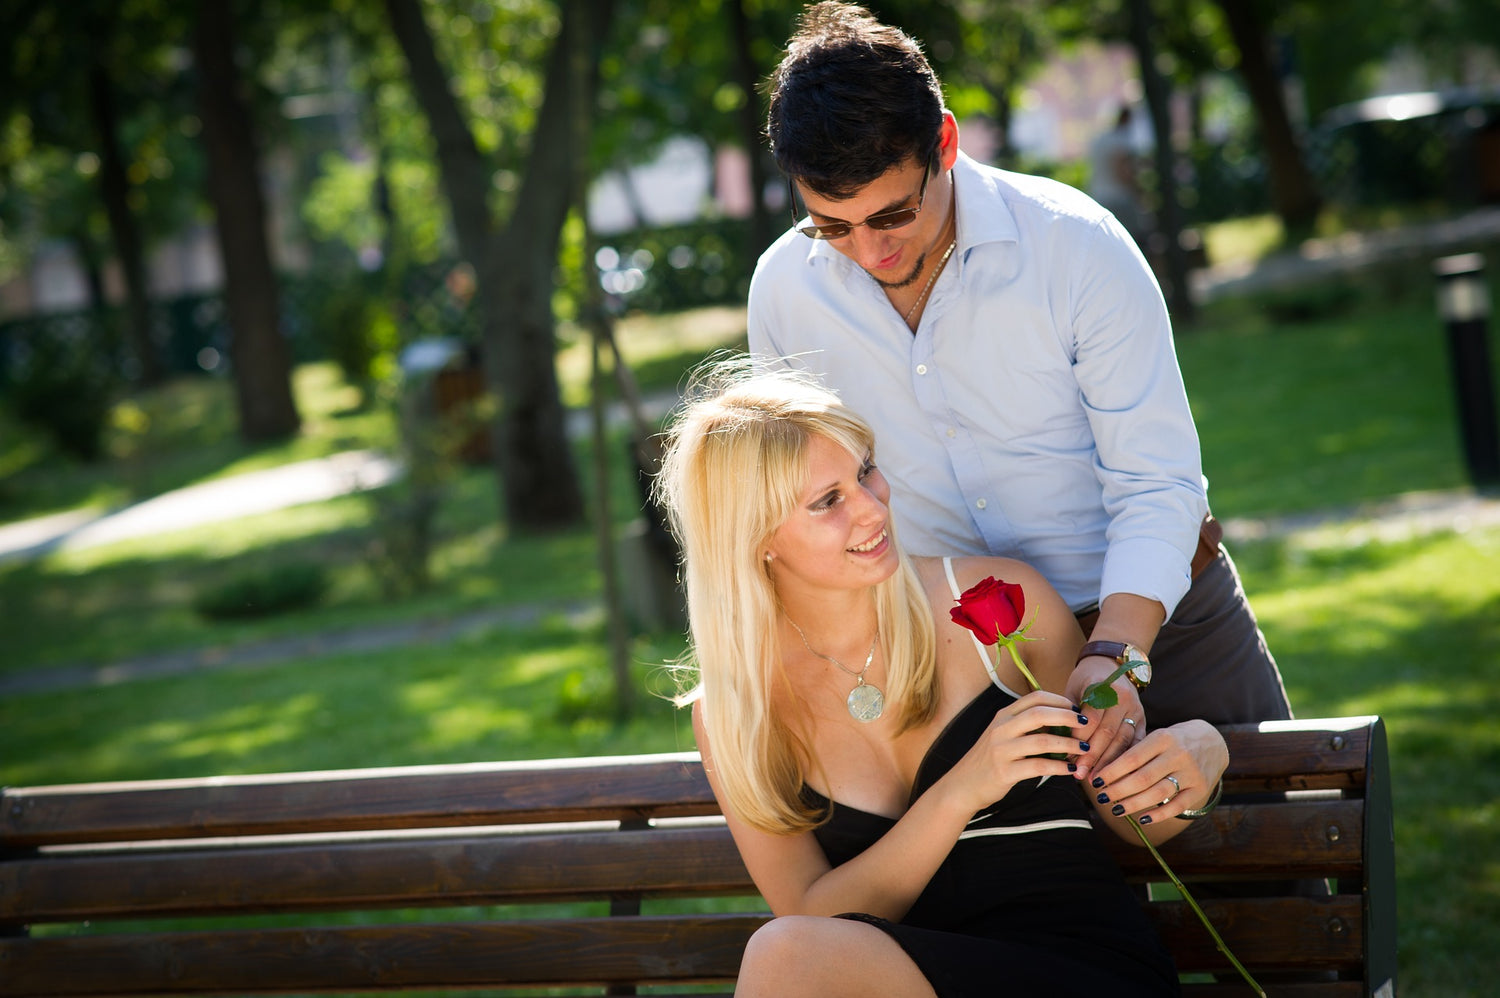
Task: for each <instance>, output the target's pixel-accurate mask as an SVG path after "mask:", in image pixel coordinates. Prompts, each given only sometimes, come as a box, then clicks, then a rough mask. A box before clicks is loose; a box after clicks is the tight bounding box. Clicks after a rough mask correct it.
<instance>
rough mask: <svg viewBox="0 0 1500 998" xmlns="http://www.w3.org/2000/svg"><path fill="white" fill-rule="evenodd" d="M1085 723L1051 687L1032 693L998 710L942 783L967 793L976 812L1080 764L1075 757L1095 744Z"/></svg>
mask: <svg viewBox="0 0 1500 998" xmlns="http://www.w3.org/2000/svg"><path fill="white" fill-rule="evenodd" d="M1086 721H1087V718H1085V717H1084V716H1083V715H1082V714H1080V713H1078V712H1077V711H1075V710H1074V709H1073V708H1072V706H1071V705H1070V704H1069V703H1068V700H1067V698H1066V697H1064V696H1061V695H1059V694H1057V693H1049V692H1047V691H1046V690H1037V691H1035V692H1033V693H1028V694H1026V695H1025V696H1023V697H1021V699H1019V700H1017V701H1016V702H1015V703H1013V704H1010V705H1009V706H1007V707H1005V708H1003V709H1001V710H998V711H996V712H995V719H994V720H993V721H991V722H990V725H989V727H988V728H987V729H986V730H985V732H984V733H983V734H982V735H980V737H979V740H978V741H977V742H975V744H974V746H973V747H972V748H971V749H969V751H968V752H967V753H965V755H964V757H963V758H962V759H961V760H959V762H958V764H957V765H955V766H954V767H953V769H952V770H950V771H949V773H948V775H947V776H945V777H944V778H943V782H944V783H947V784H948V785H949V787H950V788H951V790H952V791H953V792H955V793H959V794H962V795H963V796H962V800H963V802H964V806H965V807H966V808H968V811H969V813H970V814H973V813H975V812H977V811H979V810H980V809H981V808H985V807H988V806H989V805H991V804H993V803H994V802H995V801H997V800H999V799H1000V798H1002V797H1004V796H1005V795H1006V794H1007V793H1009V792H1010V789H1011V788H1012V787H1014V786H1015V785H1016V784H1017V783H1020V782H1022V781H1024V780H1029V779H1034V778H1036V777H1039V776H1065V775H1067V774H1069V773H1071V772H1073V771H1074V769H1075V768H1076V764H1075V763H1073V762H1072V761H1071V760H1072V759H1073V758H1074V757H1075V756H1078V755H1080V754H1081V753H1084V752H1087V751H1088V750H1089V748H1090V746H1089V743H1088V741H1087V739H1088V727H1089V725H1088V724H1087V723H1085V722H1086ZM1054 756H1061V758H1054Z"/></svg>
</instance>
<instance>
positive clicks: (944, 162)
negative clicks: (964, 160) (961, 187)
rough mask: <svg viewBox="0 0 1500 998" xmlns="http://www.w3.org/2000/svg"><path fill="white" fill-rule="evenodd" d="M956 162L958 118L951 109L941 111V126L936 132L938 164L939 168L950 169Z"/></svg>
mask: <svg viewBox="0 0 1500 998" xmlns="http://www.w3.org/2000/svg"><path fill="white" fill-rule="evenodd" d="M957 162H958V120H957V119H956V118H954V117H953V112H952V111H944V112H943V127H942V129H941V131H939V132H938V164H939V166H940V168H941V169H944V170H951V169H953V164H954V163H957Z"/></svg>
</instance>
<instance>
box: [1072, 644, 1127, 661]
mask: <svg viewBox="0 0 1500 998" xmlns="http://www.w3.org/2000/svg"><path fill="white" fill-rule="evenodd" d="M1128 647H1130V646H1129V645H1127V644H1126V643H1125V642H1123V641H1090V642H1089V643H1088V644H1086V645H1084V646H1083V647H1082V648H1080V649H1079V650H1078V661H1080V662H1082V661H1083V660H1084V659H1086V658H1088V657H1089V656H1090V655H1103V656H1104V657H1105V658H1112V659H1114V660H1115V661H1116V662H1119V663H1120V664H1121V665H1123V664H1124V663H1125V649H1126V648H1128Z"/></svg>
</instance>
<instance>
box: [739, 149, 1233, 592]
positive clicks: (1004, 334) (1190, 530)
mask: <svg viewBox="0 0 1500 998" xmlns="http://www.w3.org/2000/svg"><path fill="white" fill-rule="evenodd" d="M953 175H954V183H955V185H956V186H955V190H956V193H957V216H958V251H957V252H956V253H955V254H954V256H953V257H952V259H951V260H950V261H949V263H948V266H947V267H946V268H945V269H944V271H943V272H942V274H941V276H939V278H938V279H937V282H936V283H935V284H934V286H933V288H932V292H931V297H930V298H929V299H928V302H927V308H926V311H925V313H924V314H923V316H922V319H921V323H920V325H919V326H918V328H917V331H916V333H915V335H913V333H912V332H911V331H910V330H909V329H908V328H907V326H906V323H905V322H904V321H902V317H901V315H900V314H899V313H897V311H896V310H895V308H893V307H892V306H891V304H890V302H889V301H888V300H887V299H886V297H885V293H884V291H883V290H882V289H881V288H880V286H879V285H878V284H877V283H876V282H875V280H874V279H873V278H871V277H870V276H869V274H867V273H865V271H864V270H862V269H861V268H860V267H859V266H858V265H856V264H855V263H854V262H853V261H852V260H850V259H849V258H848V257H846V256H844V255H843V254H842V253H840V252H839V251H838V250H837V249H835V248H834V246H833V245H832V244H830V243H827V242H819V241H814V240H811V239H808V238H806V237H805V236H802V235H800V234H798V233H796V232H794V231H791V230H788V231H787V233H786V234H784V235H783V236H782V237H781V238H780V239H778V240H777V241H776V243H775V244H773V245H772V246H771V247H770V248H769V249H768V250H766V252H765V254H764V255H763V256H762V257H761V260H760V262H759V264H758V265H757V267H756V271H755V276H754V279H753V280H752V282H751V285H750V301H749V308H750V311H749V324H750V329H749V335H750V349H751V351H752V352H753V353H755V354H757V355H763V356H767V357H775V358H794V360H792V362H793V363H796V364H798V365H799V366H802V367H805V368H806V369H808V370H810V371H812V372H814V373H816V374H818V375H819V376H820V377H821V378H822V379H823V381H824V382H825V383H826V384H827V385H828V386H829V387H830V388H832V389H833V390H835V391H836V392H838V393H839V395H840V396H841V397H842V399H843V400H844V402H845V403H846V404H848V405H849V406H850V408H852V409H853V410H854V411H855V412H857V413H859V414H860V415H861V416H863V417H864V418H865V419H866V420H867V421H868V422H870V423H871V425H872V426H873V427H874V429H875V435H876V436H875V439H876V454H875V459H876V462H877V464H879V465H880V467H881V469H882V470H883V471H884V472H885V474H886V477H887V478H888V479H889V480H890V482H891V487H892V500H891V502H892V507H893V509H894V511H895V518H896V527H897V531H898V535H899V537H900V539H901V543H902V544H903V546H904V547H905V549H906V550H907V551H909V552H911V553H913V554H928V555H945V554H953V553H969V554H985V553H988V554H1000V555H1008V556H1010V557H1015V558H1019V559H1022V560H1024V561H1026V562H1029V563H1030V564H1032V565H1034V566H1036V568H1037V569H1038V570H1040V571H1041V572H1042V573H1043V574H1044V575H1046V576H1047V578H1048V579H1049V580H1050V581H1051V582H1052V584H1053V585H1054V586H1055V587H1056V588H1057V590H1058V592H1060V593H1061V594H1062V596H1063V598H1064V599H1065V600H1067V602H1068V604H1069V605H1070V606H1071V607H1073V609H1074V610H1082V609H1084V608H1086V607H1089V606H1091V605H1093V604H1094V603H1095V602H1098V601H1102V600H1103V599H1104V597H1106V596H1108V595H1110V594H1111V593H1115V592H1126V593H1135V594H1138V595H1141V596H1145V597H1148V598H1150V599H1154V600H1158V601H1160V602H1161V603H1162V605H1163V606H1164V607H1165V608H1166V610H1167V614H1168V615H1169V616H1170V615H1171V612H1172V610H1173V609H1174V608H1175V607H1176V605H1177V602H1178V601H1179V600H1180V599H1181V598H1182V596H1183V594H1184V593H1186V592H1187V588H1188V585H1189V582H1190V578H1189V563H1190V559H1191V557H1192V554H1193V551H1194V549H1195V547H1196V546H1197V540H1198V529H1199V525H1200V524H1201V522H1202V520H1203V517H1204V515H1205V514H1206V512H1207V509H1208V506H1207V499H1206V496H1205V484H1204V481H1203V477H1202V470H1201V464H1200V459H1199V451H1198V434H1197V431H1196V429H1195V428H1194V426H1193V419H1192V414H1191V411H1190V410H1189V408H1188V401H1187V393H1186V391H1185V390H1184V388H1183V383H1182V374H1181V371H1180V370H1179V368H1178V366H1177V357H1176V353H1175V351H1174V349H1173V344H1172V330H1171V324H1170V322H1169V320H1168V317H1167V310H1166V304H1165V302H1164V301H1163V300H1162V295H1161V291H1160V289H1159V288H1158V286H1157V284H1156V280H1155V278H1154V277H1153V276H1152V274H1151V271H1150V268H1149V267H1148V266H1147V265H1146V262H1145V260H1144V259H1143V258H1142V256H1141V254H1140V251H1139V250H1138V249H1137V248H1136V245H1135V243H1134V242H1133V241H1132V240H1131V238H1130V236H1129V235H1128V234H1126V232H1125V230H1124V229H1123V228H1122V227H1121V226H1120V225H1119V223H1118V222H1116V221H1115V220H1114V218H1113V217H1112V216H1111V215H1109V213H1108V212H1106V211H1105V210H1104V209H1102V208H1100V207H1099V205H1098V204H1096V203H1095V202H1094V201H1093V200H1091V199H1090V198H1089V197H1087V196H1086V195H1084V194H1083V193H1081V192H1079V191H1077V190H1074V189H1073V188H1071V187H1068V186H1066V185H1063V184H1060V183H1057V182H1055V181H1052V180H1047V179H1044V178H1039V177H1031V176H1025V175H1022V174H1016V173H1008V172H1004V171H1000V170H995V169H992V168H990V167H987V166H983V165H981V164H979V163H977V162H975V161H974V160H972V159H970V158H968V157H967V156H965V155H963V154H960V155H959V158H958V162H957V164H956V165H955V167H954V170H953Z"/></svg>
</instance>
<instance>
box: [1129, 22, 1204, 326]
mask: <svg viewBox="0 0 1500 998" xmlns="http://www.w3.org/2000/svg"><path fill="white" fill-rule="evenodd" d="M1129 9H1130V44H1131V46H1132V47H1133V48H1134V49H1135V55H1136V60H1137V62H1139V63H1140V72H1141V87H1142V89H1144V90H1145V91H1146V106H1147V108H1149V110H1150V112H1151V130H1152V132H1153V133H1154V134H1155V137H1156V142H1155V160H1156V190H1157V196H1158V199H1159V201H1160V203H1159V204H1158V205H1157V208H1156V235H1157V236H1159V237H1160V238H1159V239H1156V240H1154V241H1155V242H1157V243H1159V244H1160V245H1159V246H1153V247H1152V249H1153V250H1155V251H1157V252H1159V253H1161V254H1162V257H1161V258H1162V259H1163V260H1164V261H1165V263H1166V283H1167V287H1166V289H1165V290H1166V294H1167V301H1168V303H1169V304H1170V306H1171V309H1172V314H1173V316H1174V318H1175V319H1176V320H1177V321H1178V322H1181V323H1183V324H1188V323H1191V322H1192V321H1193V311H1194V310H1193V297H1192V293H1191V291H1190V289H1189V288H1188V267H1187V258H1186V256H1185V254H1184V253H1183V251H1182V211H1181V209H1180V208H1179V206H1178V202H1177V152H1176V150H1175V149H1173V148H1172V114H1171V108H1170V107H1169V103H1170V99H1171V91H1170V88H1169V87H1168V85H1167V81H1166V79H1165V78H1164V77H1163V76H1162V74H1161V72H1160V71H1159V70H1158V69H1157V68H1156V46H1155V44H1154V42H1153V38H1152V35H1153V28H1154V24H1155V21H1154V15H1153V14H1152V12H1151V0H1130V5H1129Z"/></svg>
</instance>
